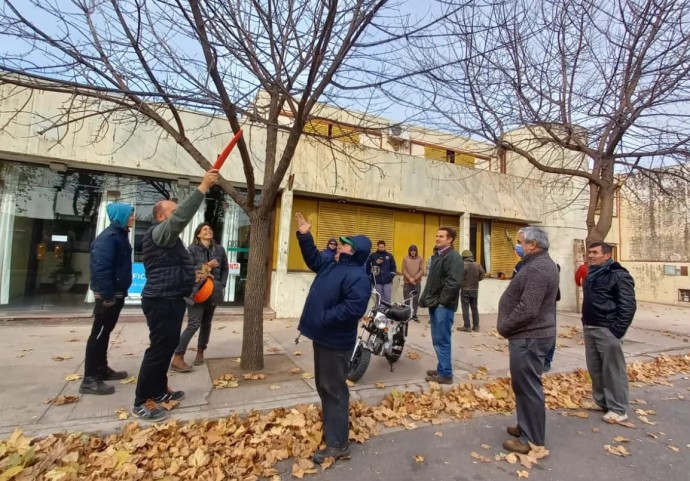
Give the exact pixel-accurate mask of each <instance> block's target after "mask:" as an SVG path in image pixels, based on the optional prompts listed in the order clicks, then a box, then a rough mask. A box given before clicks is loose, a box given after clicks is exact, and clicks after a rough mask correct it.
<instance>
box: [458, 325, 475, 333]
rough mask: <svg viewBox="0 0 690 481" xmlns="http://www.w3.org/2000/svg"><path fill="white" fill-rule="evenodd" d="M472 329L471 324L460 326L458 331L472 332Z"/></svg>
mask: <svg viewBox="0 0 690 481" xmlns="http://www.w3.org/2000/svg"><path fill="white" fill-rule="evenodd" d="M471 330H472V329H470V326H464V327H458V331H460V332H470V331H471Z"/></svg>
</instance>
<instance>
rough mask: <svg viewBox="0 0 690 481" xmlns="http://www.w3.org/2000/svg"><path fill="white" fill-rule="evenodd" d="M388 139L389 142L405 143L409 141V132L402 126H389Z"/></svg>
mask: <svg viewBox="0 0 690 481" xmlns="http://www.w3.org/2000/svg"><path fill="white" fill-rule="evenodd" d="M388 138H389V139H390V140H397V141H407V140H410V132H409V131H408V130H407V129H406V128H405V127H403V126H402V125H399V124H398V125H391V126H390V127H388Z"/></svg>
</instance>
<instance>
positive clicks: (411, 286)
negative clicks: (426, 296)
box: [402, 244, 424, 322]
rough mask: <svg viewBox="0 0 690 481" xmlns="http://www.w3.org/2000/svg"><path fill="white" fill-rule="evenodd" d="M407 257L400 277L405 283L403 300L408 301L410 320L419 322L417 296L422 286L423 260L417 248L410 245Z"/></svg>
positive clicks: (404, 259)
mask: <svg viewBox="0 0 690 481" xmlns="http://www.w3.org/2000/svg"><path fill="white" fill-rule="evenodd" d="M407 254H408V255H407V256H406V257H405V258H403V263H402V275H403V279H404V281H405V283H404V284H403V299H405V300H407V299H410V304H411V306H410V307H412V320H413V321H416V322H419V319H417V310H418V309H419V294H420V288H421V285H422V276H423V275H424V258H422V256H420V255H419V252H418V251H417V246H416V245H414V244H412V245H411V246H410V247H409V249H407Z"/></svg>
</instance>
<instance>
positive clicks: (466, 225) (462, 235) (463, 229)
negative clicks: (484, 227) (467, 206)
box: [458, 212, 470, 252]
mask: <svg viewBox="0 0 690 481" xmlns="http://www.w3.org/2000/svg"><path fill="white" fill-rule="evenodd" d="M458 237H459V239H458V251H460V252H462V251H464V250H465V249H469V248H470V214H469V213H468V212H465V213H464V214H461V215H460V232H458Z"/></svg>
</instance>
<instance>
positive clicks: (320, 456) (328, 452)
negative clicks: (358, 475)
mask: <svg viewBox="0 0 690 481" xmlns="http://www.w3.org/2000/svg"><path fill="white" fill-rule="evenodd" d="M349 457H350V445H349V444H348V445H347V446H345V447H344V448H332V447H330V446H326V449H321V450H320V451H317V452H315V453H314V456H312V458H311V459H312V461H314V462H315V463H316V464H322V463H323V462H324V461H325V460H326V458H333V459H334V460H338V459H343V458H349Z"/></svg>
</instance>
